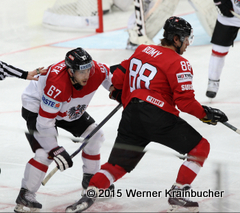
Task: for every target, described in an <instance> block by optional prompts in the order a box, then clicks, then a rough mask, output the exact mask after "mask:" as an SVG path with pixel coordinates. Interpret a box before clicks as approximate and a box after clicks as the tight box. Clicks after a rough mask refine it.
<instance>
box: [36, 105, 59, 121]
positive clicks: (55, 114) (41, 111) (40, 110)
mask: <svg viewBox="0 0 240 213" xmlns="http://www.w3.org/2000/svg"><path fill="white" fill-rule="evenodd" d="M39 115H40V116H42V117H44V118H56V117H57V115H58V112H57V113H49V112H46V111H44V110H43V109H42V107H41V106H40V109H39Z"/></svg>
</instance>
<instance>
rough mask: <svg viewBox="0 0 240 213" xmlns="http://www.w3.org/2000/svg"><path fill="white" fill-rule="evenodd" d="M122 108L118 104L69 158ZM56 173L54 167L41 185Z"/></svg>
mask: <svg viewBox="0 0 240 213" xmlns="http://www.w3.org/2000/svg"><path fill="white" fill-rule="evenodd" d="M121 107H122V104H118V105H117V106H116V107H115V108H114V109H113V110H112V111H111V112H110V113H109V114H108V115H107V117H106V118H104V119H103V120H102V122H101V123H100V124H98V125H97V127H96V128H95V129H94V130H93V131H92V132H90V133H89V134H88V135H87V137H86V138H84V140H83V141H82V145H81V146H80V147H79V148H78V149H77V150H76V151H75V152H74V153H72V154H71V156H70V157H71V158H74V157H75V156H76V155H77V154H78V153H79V152H80V151H81V150H82V149H83V148H84V147H85V146H86V145H87V144H88V142H89V139H90V138H91V137H92V136H93V135H94V134H95V133H96V132H97V131H98V130H99V129H101V128H102V126H103V125H104V124H105V123H106V122H107V121H108V120H109V119H110V118H111V117H112V116H113V115H114V114H115V113H116V112H117V111H118V110H119V109H120V108H121ZM57 171H58V168H57V167H55V168H54V169H53V170H52V171H51V172H50V173H49V174H48V175H47V176H46V177H45V178H44V180H43V181H42V185H43V186H45V185H46V183H47V182H48V181H49V179H50V178H51V177H52V176H53V175H54V174H55V173H56V172H57Z"/></svg>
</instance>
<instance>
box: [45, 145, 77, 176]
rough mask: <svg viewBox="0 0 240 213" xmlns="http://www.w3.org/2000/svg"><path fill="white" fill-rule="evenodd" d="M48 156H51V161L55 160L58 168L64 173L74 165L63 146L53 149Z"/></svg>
mask: <svg viewBox="0 0 240 213" xmlns="http://www.w3.org/2000/svg"><path fill="white" fill-rule="evenodd" d="M48 155H49V157H48V158H49V159H53V160H54V161H55V162H56V164H57V168H58V169H59V170H60V171H64V170H65V169H67V168H70V167H72V165H73V162H72V159H71V157H70V155H69V154H68V153H67V151H66V150H65V149H64V148H63V147H62V146H58V147H56V148H54V149H52V150H51V151H50V152H49V153H48Z"/></svg>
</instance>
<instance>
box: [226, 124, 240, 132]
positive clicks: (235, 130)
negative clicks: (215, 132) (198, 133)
mask: <svg viewBox="0 0 240 213" xmlns="http://www.w3.org/2000/svg"><path fill="white" fill-rule="evenodd" d="M222 124H223V125H225V126H227V127H228V128H229V129H231V130H233V131H234V132H236V133H238V134H240V129H238V128H236V127H235V126H233V125H231V124H230V123H228V122H222Z"/></svg>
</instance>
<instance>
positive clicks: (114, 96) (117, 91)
mask: <svg viewBox="0 0 240 213" xmlns="http://www.w3.org/2000/svg"><path fill="white" fill-rule="evenodd" d="M109 98H111V99H113V100H116V101H118V102H119V103H120V104H121V103H122V100H121V98H122V90H121V89H116V88H115V89H114V90H113V91H112V92H110V94H109Z"/></svg>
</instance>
